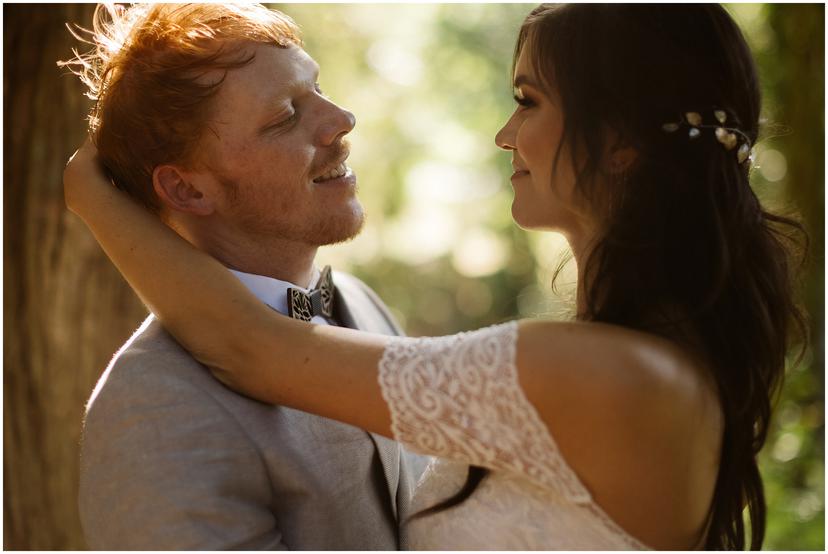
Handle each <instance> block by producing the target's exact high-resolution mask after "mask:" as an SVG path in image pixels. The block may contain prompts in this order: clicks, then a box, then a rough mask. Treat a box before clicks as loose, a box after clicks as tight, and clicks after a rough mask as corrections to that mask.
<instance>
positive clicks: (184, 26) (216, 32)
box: [58, 4, 302, 212]
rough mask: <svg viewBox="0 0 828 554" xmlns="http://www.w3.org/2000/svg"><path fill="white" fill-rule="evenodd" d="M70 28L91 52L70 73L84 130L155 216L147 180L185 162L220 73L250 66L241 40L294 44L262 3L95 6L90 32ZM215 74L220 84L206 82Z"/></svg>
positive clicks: (286, 22)
mask: <svg viewBox="0 0 828 554" xmlns="http://www.w3.org/2000/svg"><path fill="white" fill-rule="evenodd" d="M78 29H80V31H82V32H84V33H86V34H88V35H90V37H91V39H85V38H83V37H82V36H80V34H79V33H78V32H77V31H74V30H72V29H71V28H70V31H71V32H72V34H73V35H74V36H75V37H76V38H78V39H79V40H81V41H83V42H86V43H88V44H92V45H93V47H94V48H93V49H92V50H91V51H90V52H88V53H86V54H83V55H81V54H78V52H77V51H76V50H75V51H74V54H75V57H74V58H73V59H72V60H69V61H66V62H59V63H58V65H60V66H69V67H70V68H71V69H72V72H73V73H75V74H76V75H78V76H79V77H80V78H81V80H82V81H83V83H84V84H85V85H86V86H87V87H88V89H89V91H88V92H87V96H89V97H90V98H92V99H93V100H95V105H94V107H93V108H92V111H91V113H90V115H89V130H90V134H91V136H92V140H93V141H94V143H95V145H96V146H97V148H98V152H99V156H100V158H101V161H102V162H103V164H104V166H106V168H107V170H108V171H109V173H110V175H111V177H112V178H113V181H114V182H115V184H116V185H117V186H118V187H119V188H121V189H122V190H125V191H126V192H128V193H129V194H131V195H132V196H133V197H135V198H136V199H138V200H139V201H141V202H142V203H144V204H145V205H146V206H147V207H148V208H150V209H151V210H153V211H155V212H157V211H158V210H159V208H160V203H159V201H158V198H157V196H156V195H155V192H154V190H153V185H152V173H153V170H154V169H155V167H157V166H158V165H160V164H163V163H170V162H178V163H188V162H191V161H192V160H193V154H194V151H195V149H196V146H197V145H198V143H199V139H200V137H201V134H202V132H203V131H204V129H205V128H206V120H207V117H208V115H209V110H210V106H211V102H210V100H211V99H212V98H213V97H214V96H215V94H216V93H217V92H218V90H219V86H220V85H221V83H222V81H223V80H224V77H226V74H227V73H226V72H227V71H228V70H230V69H234V68H238V67H242V66H244V65H246V64H248V63H250V62H251V61H252V60H253V54H250V53H247V52H246V51H245V50H244V48H243V46H244V43H245V42H248V43H249V42H257V43H266V44H273V45H275V46H280V47H282V48H286V47H288V46H290V45H297V46H301V44H302V42H301V38H300V36H299V29H298V27H297V26H296V24H295V23H294V22H293V21H292V20H291V19H290V18H289V17H287V16H286V15H284V14H282V13H280V12H277V11H273V10H269V9H267V8H265V7H264V6H262V5H261V4H137V5H134V6H132V7H130V8H124V7H122V6H113V5H104V4H101V5H99V6H98V7H97V9H96V10H95V15H94V18H93V30H91V31H88V30H85V29H81V28H78ZM214 70H222V71H224V77H222V78H221V79H218V80H216V79H205V78H204V76H205V75H206V74H208V73H209V72H211V71H214Z"/></svg>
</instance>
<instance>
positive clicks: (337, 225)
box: [312, 211, 365, 246]
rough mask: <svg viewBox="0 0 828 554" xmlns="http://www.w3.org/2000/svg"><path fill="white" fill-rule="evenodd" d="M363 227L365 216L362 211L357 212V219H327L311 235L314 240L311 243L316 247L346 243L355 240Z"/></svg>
mask: <svg viewBox="0 0 828 554" xmlns="http://www.w3.org/2000/svg"><path fill="white" fill-rule="evenodd" d="M354 215H356V214H354ZM343 219H344V218H343ZM364 226H365V214H363V213H362V211H360V212H359V216H358V217H352V218H350V219H349V220H338V221H337V220H336V219H329V220H327V221H326V222H325V224H324V225H322V226H321V228H320V229H318V232H314V233H313V235H314V239H315V240H313V241H312V243H313V244H315V245H316V246H331V245H333V244H341V243H343V242H348V241H350V240H353V239H354V238H356V237H357V235H359V234H360V233H361V232H362V228H363V227H364Z"/></svg>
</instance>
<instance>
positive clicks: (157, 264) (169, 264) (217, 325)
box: [64, 145, 265, 367]
mask: <svg viewBox="0 0 828 554" xmlns="http://www.w3.org/2000/svg"><path fill="white" fill-rule="evenodd" d="M90 149H91V150H90ZM94 156H95V151H94V147H91V145H85V146H84V147H83V148H81V150H79V151H78V153H77V154H76V155H75V157H74V158H73V159H72V161H71V162H70V164H69V165H68V166H67V169H66V171H65V173H64V187H65V193H66V202H67V206H68V207H69V209H70V210H71V211H73V212H75V213H76V214H77V215H78V216H79V217H81V219H83V220H84V222H85V223H86V225H87V226H88V227H89V229H90V230H91V231H92V233H93V234H94V235H95V238H96V239H97V241H98V243H99V244H100V245H101V247H102V248H103V249H104V251H105V252H106V254H107V256H109V258H110V260H112V262H113V263H114V264H115V265H116V266H117V268H118V269H119V270H120V272H121V274H122V275H123V276H124V277H125V278H126V280H127V281H128V282H129V284H130V285H131V286H132V288H133V289H134V290H135V292H136V293H137V294H138V296H139V297H140V298H141V300H142V301H143V302H144V303H145V304H146V305H147V307H148V308H149V309H150V310H151V311H152V312H153V313H154V314H155V315H157V316H158V317H159V318H160V319H161V321H162V322H163V323H164V325H165V327H167V329H168V330H169V331H171V332H172V333H173V334H174V335H175V336H176V338H177V339H178V340H179V341H180V342H181V343H182V344H183V345H184V346H185V347H186V348H187V349H188V350H190V351H191V352H192V353H193V354H194V355H195V356H196V357H197V358H198V359H199V360H200V361H202V362H204V363H207V364H209V365H216V366H219V367H221V366H222V365H223V363H224V359H225V358H227V357H228V356H231V355H233V354H236V353H235V352H232V351H233V350H235V349H236V348H237V345H235V342H234V340H233V339H234V337H235V336H236V335H237V334H239V333H241V332H242V331H241V329H242V328H243V327H245V326H247V325H249V324H250V322H248V321H245V318H246V317H248V316H249V317H251V318H254V317H257V316H258V317H261V312H262V311H264V310H265V308H264V307H263V306H262V305H261V304H260V303H259V302H257V301H256V299H255V298H254V297H252V295H250V293H249V292H248V291H247V290H246V289H245V288H244V286H243V285H242V284H241V283H240V282H239V281H238V280H237V279H236V278H235V277H233V275H232V274H230V272H228V271H227V270H226V269H225V268H224V267H223V266H222V265H221V264H220V263H219V262H218V261H216V260H215V259H213V258H211V257H210V256H208V255H206V254H204V253H202V252H200V251H198V250H196V249H195V248H194V247H193V246H192V245H190V244H189V243H188V242H187V241H185V240H184V239H183V238H181V237H180V236H179V235H177V234H176V233H175V232H174V231H172V230H171V229H170V228H169V227H167V226H166V225H164V224H162V223H161V222H160V220H159V219H158V218H157V217H156V216H154V215H152V214H151V213H149V212H148V211H147V210H146V209H144V208H143V207H142V206H140V205H138V204H137V203H136V202H134V201H133V200H132V199H131V198H129V197H128V196H127V195H126V194H125V193H123V192H121V191H119V190H117V189H116V188H115V187H114V186H112V185H111V183H109V182H108V181H107V180H106V179H105V177H104V175H103V173H102V172H101V171H96V170H94V169H95V168H96V167H97V165H96V164H97V162H96V160H95V159H94ZM231 312H232V313H233V314H234V315H236V316H238V317H229V318H228V317H223V316H226V315H227V314H229V313H231Z"/></svg>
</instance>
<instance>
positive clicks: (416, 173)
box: [273, 4, 824, 550]
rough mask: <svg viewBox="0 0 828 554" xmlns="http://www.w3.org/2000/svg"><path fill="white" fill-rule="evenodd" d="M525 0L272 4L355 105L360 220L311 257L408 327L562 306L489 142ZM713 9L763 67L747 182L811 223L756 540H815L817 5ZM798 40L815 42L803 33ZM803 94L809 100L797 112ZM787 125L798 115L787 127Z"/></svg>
mask: <svg viewBox="0 0 828 554" xmlns="http://www.w3.org/2000/svg"><path fill="white" fill-rule="evenodd" d="M532 6H533V4H450V5H439V4H417V5H367V4H360V5H347V4H336V5H298V4H285V5H282V4H274V5H273V7H276V8H278V9H282V10H283V11H285V12H286V13H288V14H289V15H291V16H292V17H293V18H294V19H295V20H296V22H297V23H298V24H299V25H300V26H301V27H302V28H303V32H304V39H305V47H306V49H307V51H308V52H309V53H310V54H311V55H312V56H313V57H314V58H315V59H316V60H317V61H318V62H319V64H320V66H321V75H320V84H321V86H322V88H323V90H324V91H325V92H326V94H328V95H329V96H331V97H332V98H333V100H334V101H336V102H337V103H339V104H340V105H342V106H344V107H346V108H348V109H349V110H351V111H352V112H353V113H354V114H355V115H356V118H357V126H356V129H355V131H354V132H353V133H352V134H351V142H352V154H351V158H350V164H351V166H352V167H353V168H354V169H355V171H356V172H357V174H358V177H359V186H360V198H361V199H362V202H363V204H364V205H365V207H366V209H367V213H368V219H367V224H366V226H365V229H364V231H363V233H362V234H361V235H360V236H359V237H358V238H356V239H355V240H354V241H352V242H350V243H348V244H345V245H339V246H336V247H330V248H327V249H324V250H323V251H322V252H321V254H320V262H321V263H330V264H332V265H333V266H334V267H336V268H338V269H342V270H347V271H351V272H353V273H354V274H356V275H358V276H359V277H361V278H362V279H364V280H365V281H366V282H367V283H368V284H369V285H371V286H372V287H373V288H374V289H375V290H376V291H377V292H378V293H379V294H380V296H381V297H382V298H383V299H384V300H385V301H386V302H387V303H388V305H389V306H390V307H391V309H392V310H393V311H394V313H395V315H396V316H397V317H398V318H399V321H400V322H401V324H402V325H403V326H404V328H405V329H406V330H407V332H408V333H409V334H410V335H435V334H446V333H454V332H457V331H461V330H468V329H472V328H477V327H480V326H484V325H489V324H492V323H496V322H499V321H503V320H506V319H511V318H514V317H517V316H521V317H523V316H544V317H555V318H566V317H570V316H571V313H572V308H571V306H572V304H571V300H572V296H573V285H574V279H575V273H574V264H573V263H571V262H569V263H567V253H568V252H567V249H566V243H565V241H564V240H563V238H562V237H561V236H560V235H557V234H553V233H535V232H525V231H522V230H520V229H518V228H517V227H516V226H515V225H514V223H513V222H512V220H511V215H510V205H511V199H512V192H511V186H510V184H509V175H510V174H511V167H510V165H509V160H510V156H509V155H508V154H507V153H504V152H500V151H499V150H498V149H497V148H496V147H495V145H494V135H495V133H496V132H497V130H498V129H499V128H500V125H502V124H503V122H504V121H505V120H506V119H507V117H508V115H509V113H510V112H511V110H512V108H513V101H512V99H511V88H510V85H509V71H510V64H511V54H512V49H513V47H514V40H515V37H516V34H517V30H518V28H519V26H520V23H521V21H522V19H523V18H524V17H525V15H526V14H527V13H528V12H529V10H530V9H531V7H532ZM728 9H729V10H730V11H731V13H732V14H733V16H734V17H735V18H736V20H737V21H738V22H739V24H740V25H741V26H742V28H743V30H744V32H745V34H746V36H747V39H748V42H749V43H750V44H751V46H752V48H753V49H754V52H755V55H756V58H757V61H758V63H759V67H760V75H761V77H762V80H763V87H764V89H763V92H764V98H765V104H764V111H763V119H764V122H765V133H764V135H765V139H764V140H762V141H761V142H760V143H759V144H758V145H757V147H756V151H757V154H758V156H757V163H756V165H757V166H758V168H757V169H756V170H755V171H754V174H753V184H754V186H755V189H756V191H757V193H758V194H759V195H760V197H761V198H762V199H763V201H764V202H765V203H766V204H767V205H770V206H773V207H775V208H777V209H788V208H790V207H792V206H796V205H799V207H800V208H801V211H802V212H803V213H804V216H805V217H806V218H807V219H809V221H808V223H809V224H810V225H811V227H812V229H817V231H816V232H813V231H812V235H813V236H812V240H813V242H814V248H815V252H817V254H815V261H814V263H813V264H812V266H811V269H810V270H809V274H808V283H809V284H808V289H807V291H806V301H807V302H808V304H809V305H808V308H809V310H810V311H811V312H812V314H813V317H814V319H815V325H814V328H815V332H816V333H817V335H816V340H815V344H814V347H813V351H812V352H811V353H810V354H809V356H808V357H807V358H806V360H805V362H804V363H802V364H800V365H799V366H797V367H792V368H791V370H790V371H789V374H788V376H787V381H786V385H785V390H784V393H783V395H782V398H781V400H780V402H779V405H778V409H777V416H776V418H775V423H774V430H773V433H772V435H771V437H770V438H769V440H768V442H767V445H766V447H765V449H764V451H763V453H762V458H761V461H762V469H763V473H764V477H765V485H766V492H767V497H768V498H767V500H768V506H769V521H768V527H767V540H766V543H765V547H766V548H767V549H815V550H822V549H823V546H824V466H823V459H824V455H823V452H824V424H823V413H824V411H823V390H824V377H823V360H824V355H823V352H824V346H823V340H822V339H823V334H824V331H823V327H822V318H823V315H822V308H821V306H822V298H823V296H822V294H823V293H822V280H823V269H822V268H823V263H824V258H823V256H822V249H823V242H822V235H821V229H822V221H823V220H822V219H820V218H822V217H824V216H823V215H822V214H823V206H824V186H823V183H824V181H823V178H824V173H823V167H824V160H823V158H822V152H823V148H824V136H823V133H824V124H823V123H824V122H823V119H824V114H823V112H822V103H823V94H824V86H823V79H824V77H823V73H822V72H821V67H820V72H819V73H818V74H814V73H813V70H812V69H809V67H810V66H808V65H807V63H806V62H807V60H808V59H811V58H812V57H813V56H820V58H819V59H820V60H821V59H822V56H823V48H824V46H823V39H822V37H823V20H824V15H823V8H822V6H816V5H812V6H782V5H777V6H771V5H762V4H738V5H729V6H728ZM792 28H793V29H796V32H795V33H792V32H790V30H791V29H792ZM808 30H810V31H811V32H810V33H809V32H808ZM793 36H799V37H802V38H801V39H800V40H799V41H798V42H797V41H796V40H792V38H791V37H793ZM808 37H817V38H818V40H813V39H812V38H811V39H810V42H803V41H808V40H809V39H808ZM809 57H810V58H809ZM821 63H822V62H820V63H819V65H820V66H821ZM808 100H810V101H808ZM804 106H817V109H818V111H817V112H814V113H810V114H802V113H799V112H797V110H802V109H804ZM800 121H805V122H806V123H807V124H808V127H799V128H796V127H793V125H794V124H795V122H800ZM814 152H815V153H816V154H815V155H814ZM797 170H798V171H797ZM792 175H795V176H796V179H795V180H794V181H793V182H792V180H791V176H792ZM808 178H812V179H813V181H812V182H802V180H803V179H808ZM561 264H564V265H563V270H562V272H561V276H560V277H559V279H558V281H557V282H556V287H555V290H553V289H552V287H551V286H550V283H551V279H552V275H553V273H554V272H555V270H556V269H557V268H558V267H559V266H560V265H561Z"/></svg>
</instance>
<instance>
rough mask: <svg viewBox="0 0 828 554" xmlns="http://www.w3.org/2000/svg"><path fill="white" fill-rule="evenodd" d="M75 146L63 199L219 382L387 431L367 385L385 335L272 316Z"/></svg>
mask: <svg viewBox="0 0 828 554" xmlns="http://www.w3.org/2000/svg"><path fill="white" fill-rule="evenodd" d="M94 154H95V151H94V147H92V146H91V145H85V146H84V147H83V148H81V150H80V151H79V152H78V153H77V154H76V157H75V158H74V159H73V160H72V162H70V164H69V166H67V169H66V172H65V173H64V187H65V193H66V202H67V206H68V207H69V209H70V210H71V211H73V212H75V213H76V214H77V215H78V216H80V217H81V218H82V219H83V220H84V222H85V223H86V224H87V226H88V227H89V229H90V230H91V231H92V233H93V234H94V235H95V238H96V239H97V240H98V242H99V243H100V244H101V246H102V247H103V249H104V251H105V252H106V254H107V255H108V256H109V258H110V259H111V260H112V262H113V263H114V264H115V265H116V266H117V268H118V269H119V270H120V272H121V273H122V274H123V275H124V277H125V278H126V280H127V281H128V282H129V284H130V285H131V286H132V288H133V289H134V290H135V291H136V293H137V294H138V295H139V297H140V298H141V299H142V301H143V302H144V303H145V304H146V305H147V306H148V307H149V309H150V310H151V311H152V312H153V313H154V314H155V315H156V316H157V317H158V318H159V319H160V320H161V322H162V323H163V324H164V327H165V328H166V329H167V330H168V331H169V332H170V333H171V334H172V335H173V336H174V337H175V338H176V339H177V340H178V341H179V342H180V343H181V344H182V345H183V346H184V347H185V348H186V349H187V350H189V351H190V353H191V354H192V355H193V356H194V357H195V358H196V359H197V360H198V361H200V362H202V363H203V364H205V365H207V366H209V367H210V368H211V369H212V370H213V373H214V374H215V375H216V377H218V378H219V379H220V380H221V381H222V382H224V383H225V384H227V385H228V386H230V387H232V388H234V389H236V390H238V391H240V392H243V393H244V394H247V395H248V396H251V397H254V398H256V399H258V400H261V401H264V402H268V403H275V404H283V405H286V406H290V407H293V408H297V409H301V410H304V411H308V412H312V413H316V414H319V415H323V416H325V417H330V418H333V419H338V420H340V421H344V422H346V423H350V424H352V425H357V426H360V427H363V428H365V429H368V430H370V431H374V432H379V433H383V434H385V435H390V418H389V415H388V411H387V408H386V406H385V403H384V401H383V399H382V394H381V392H380V389H379V385H378V383H377V363H378V362H379V358H380V356H381V355H382V350H383V347H384V344H385V340H386V339H385V337H381V336H376V335H370V334H366V333H359V332H355V331H351V330H346V329H341V328H328V327H318V326H312V325H310V324H307V323H304V322H299V321H296V320H292V319H289V318H287V317H284V316H280V315H277V314H276V313H275V312H273V311H272V310H270V309H269V308H267V307H266V306H265V305H264V304H262V303H261V302H260V301H259V300H257V299H256V298H255V297H254V296H253V295H252V294H251V293H250V292H249V291H248V290H247V289H246V288H245V287H244V285H243V284H242V283H241V282H240V281H239V280H238V279H236V278H235V277H234V276H233V275H232V274H231V273H230V272H229V271H228V270H227V269H226V268H225V267H224V266H222V265H221V264H220V263H219V262H218V261H217V260H215V259H214V258H212V257H210V256H208V255H207V254H205V253H203V252H201V251H199V250H197V249H196V248H195V247H193V246H192V245H191V244H189V243H188V242H187V241H186V240H184V239H183V238H182V237H180V236H179V235H178V234H176V233H175V232H174V231H172V230H171V229H170V228H169V227H167V226H166V225H164V224H163V223H161V221H160V220H159V219H158V218H157V217H155V216H154V215H152V214H150V213H149V212H148V211H147V210H146V209H144V208H143V207H142V206H140V205H139V204H137V203H136V202H134V201H133V200H132V199H130V198H129V197H128V196H127V195H126V194H125V193H123V192H121V191H119V190H117V189H116V188H115V187H114V186H112V184H111V183H109V182H108V181H107V180H106V179H105V177H104V175H103V174H102V172H100V171H97V170H96V169H95V168H96V167H97V166H96V163H97V162H96V161H95V160H94Z"/></svg>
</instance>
